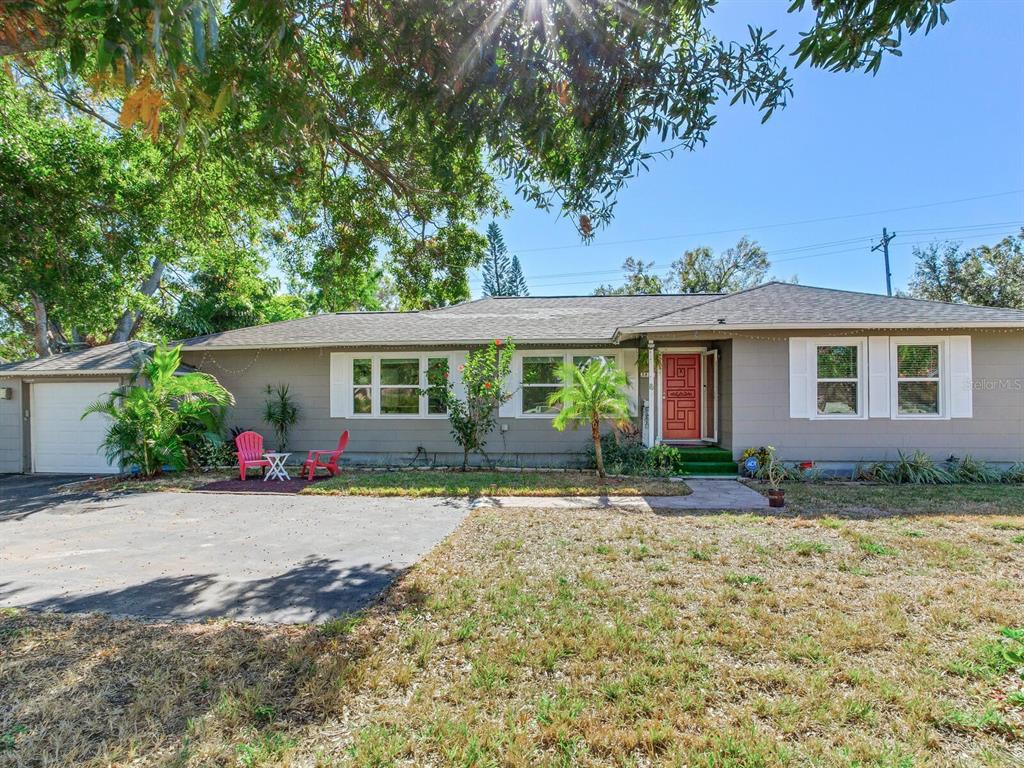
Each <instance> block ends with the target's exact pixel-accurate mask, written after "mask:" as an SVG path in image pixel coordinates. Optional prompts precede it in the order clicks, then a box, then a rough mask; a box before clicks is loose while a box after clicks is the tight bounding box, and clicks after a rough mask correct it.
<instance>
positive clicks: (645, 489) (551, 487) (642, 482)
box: [302, 469, 691, 497]
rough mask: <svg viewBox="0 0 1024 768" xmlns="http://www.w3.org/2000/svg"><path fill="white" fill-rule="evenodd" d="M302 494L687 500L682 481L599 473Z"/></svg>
mask: <svg viewBox="0 0 1024 768" xmlns="http://www.w3.org/2000/svg"><path fill="white" fill-rule="evenodd" d="M302 492H303V493H307V494H316V495H334V496H413V497H418V496H607V495H610V496H686V495H687V494H689V493H690V492H691V491H690V488H689V486H687V485H686V484H685V483H683V482H673V481H671V480H668V479H665V478H656V477H608V478H605V479H604V480H602V479H601V478H599V477H598V476H597V474H596V473H595V472H575V471H565V472H530V471H522V472H491V471H488V470H480V469H473V470H469V471H468V472H461V471H459V470H444V469H436V470H391V471H383V472H341V473H339V474H338V475H336V476H335V477H332V478H330V479H329V480H323V481H321V482H318V483H316V484H315V485H310V486H309V487H308V488H305V489H304V490H303V491H302Z"/></svg>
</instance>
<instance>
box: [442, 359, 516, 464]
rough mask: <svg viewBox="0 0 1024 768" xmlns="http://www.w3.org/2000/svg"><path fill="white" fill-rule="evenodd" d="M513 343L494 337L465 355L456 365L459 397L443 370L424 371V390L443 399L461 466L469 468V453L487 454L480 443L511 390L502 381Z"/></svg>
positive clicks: (488, 432)
mask: <svg viewBox="0 0 1024 768" xmlns="http://www.w3.org/2000/svg"><path fill="white" fill-rule="evenodd" d="M513 352H515V344H513V343H512V340H511V339H506V340H505V341H504V342H503V341H501V340H500V339H495V340H494V341H493V342H491V343H490V344H489V345H488V346H486V347H484V348H482V349H475V350H472V351H471V352H469V354H467V355H466V362H465V363H464V364H463V365H461V366H459V371H460V373H461V374H462V388H463V390H464V391H465V395H464V396H463V397H461V398H460V397H459V396H457V395H456V393H455V386H454V383H453V382H452V380H451V377H450V376H449V375H448V372H447V371H441V370H435V371H428V373H427V384H428V387H427V389H426V394H428V395H430V397H432V398H436V399H438V400H439V401H440V402H442V403H444V406H445V408H446V409H447V411H448V423H449V424H450V426H451V435H452V438H453V439H454V440H455V442H456V443H458V445H459V447H461V448H462V469H463V470H466V469H469V455H470V453H473V452H478V453H480V454H481V455H483V456H484V458H486V457H487V454H486V453H485V452H484V447H485V446H486V445H487V438H488V436H489V435H490V433H491V432H492V431H493V430H494V427H495V425H496V424H497V423H498V409H499V408H500V407H501V405H502V403H506V402H508V400H509V399H510V398H511V397H512V393H511V392H509V391H508V390H507V389H506V386H505V385H506V382H507V381H508V377H509V374H510V373H511V371H512V354H513Z"/></svg>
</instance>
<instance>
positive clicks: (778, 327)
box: [613, 321, 1024, 342]
mask: <svg viewBox="0 0 1024 768" xmlns="http://www.w3.org/2000/svg"><path fill="white" fill-rule="evenodd" d="M846 328H851V329H852V328H856V329H860V330H893V329H896V330H903V329H907V330H944V329H962V328H963V329H972V328H973V329H978V330H984V329H986V328H996V329H1000V328H1005V329H1010V330H1020V331H1024V323H1012V322H1005V321H1000V322H989V323H956V322H953V323H889V324H879V323H751V324H738V323H711V324H705V325H659V326H651V325H649V326H632V327H626V328H619V329H617V330H616V331H615V336H614V337H613V338H614V339H615V341H616V342H618V341H619V340H621V339H622V338H624V337H626V336H646V335H648V334H651V333H700V332H705V331H816V330H822V329H846Z"/></svg>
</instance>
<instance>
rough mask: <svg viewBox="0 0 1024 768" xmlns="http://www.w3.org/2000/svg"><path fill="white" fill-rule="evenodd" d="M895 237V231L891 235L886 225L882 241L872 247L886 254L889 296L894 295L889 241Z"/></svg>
mask: <svg viewBox="0 0 1024 768" xmlns="http://www.w3.org/2000/svg"><path fill="white" fill-rule="evenodd" d="M894 237H896V233H895V232H893V233H892V234H891V235H890V234H889V233H888V232H886V230H885V227H882V240H881V242H880V243H878V245H875V246H873V247H872V248H871V250H872V252H874V251H881V252H882V253H883V254H884V255H885V292H886V293H887V294H888V295H889V296H892V272H890V271H889V241H890V240H892V239H893V238H894Z"/></svg>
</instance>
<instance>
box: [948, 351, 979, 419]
mask: <svg viewBox="0 0 1024 768" xmlns="http://www.w3.org/2000/svg"><path fill="white" fill-rule="evenodd" d="M948 380H949V415H950V418H953V419H969V418H971V417H972V416H973V415H974V377H973V374H972V372H971V337H970V336H950V337H949V379H948Z"/></svg>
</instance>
